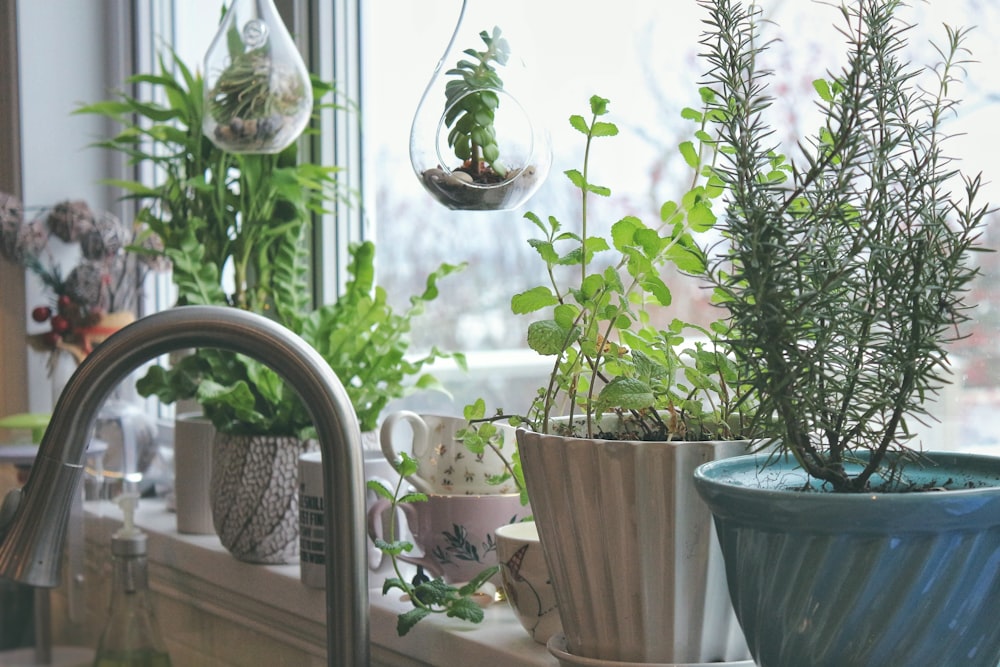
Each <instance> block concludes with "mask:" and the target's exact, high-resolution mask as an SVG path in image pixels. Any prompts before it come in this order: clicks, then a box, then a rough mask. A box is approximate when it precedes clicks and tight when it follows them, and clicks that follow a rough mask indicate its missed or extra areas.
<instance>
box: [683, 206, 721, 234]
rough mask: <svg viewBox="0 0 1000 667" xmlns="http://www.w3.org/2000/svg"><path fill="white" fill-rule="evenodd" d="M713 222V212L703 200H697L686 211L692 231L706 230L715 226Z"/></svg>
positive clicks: (714, 218) (714, 219)
mask: <svg viewBox="0 0 1000 667" xmlns="http://www.w3.org/2000/svg"><path fill="white" fill-rule="evenodd" d="M715 222H716V217H715V213H713V212H712V209H711V208H710V207H709V206H708V204H707V203H705V202H704V201H699V202H698V203H696V204H695V205H694V206H693V207H692V208H691V210H690V211H688V224H689V225H691V230H692V231H695V232H706V231H708V230H709V229H711V228H712V227H714V226H715Z"/></svg>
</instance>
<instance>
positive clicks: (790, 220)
mask: <svg viewBox="0 0 1000 667" xmlns="http://www.w3.org/2000/svg"><path fill="white" fill-rule="evenodd" d="M701 4H702V5H703V6H704V7H705V8H706V9H707V11H708V14H709V18H708V19H707V23H708V26H709V29H708V32H707V33H706V34H705V36H704V38H703V40H702V45H703V47H704V49H703V52H704V53H705V57H706V58H707V61H708V63H709V65H710V66H711V70H710V71H709V72H708V74H707V80H706V82H705V83H706V85H707V87H708V88H709V89H710V90H711V91H712V92H713V95H712V96H710V98H709V118H710V120H711V126H712V128H713V132H714V133H717V134H718V136H719V140H718V141H719V143H718V148H719V153H718V154H719V156H720V159H719V160H718V161H717V163H716V165H715V166H714V169H713V175H714V176H715V177H716V178H717V179H718V181H719V182H720V185H721V186H722V187H723V188H724V189H725V193H726V213H725V217H724V221H723V223H722V224H721V226H720V227H721V229H722V231H723V232H724V235H725V239H726V240H725V243H724V244H723V245H722V246H721V248H720V251H721V252H720V255H719V258H718V260H717V261H715V262H714V263H713V265H712V267H711V271H710V278H711V282H712V284H713V285H714V286H715V288H716V293H717V297H718V301H719V302H720V303H721V304H722V306H724V307H725V309H726V310H727V311H728V313H729V322H730V325H731V334H730V335H729V337H728V343H729V346H730V347H731V349H732V350H733V352H734V354H735V355H736V357H737V359H738V360H739V361H740V362H741V364H742V365H743V366H745V367H746V368H747V372H748V375H747V376H746V377H745V378H744V381H745V382H747V383H748V384H749V385H750V386H751V387H752V389H753V390H754V392H755V393H756V395H757V396H758V398H759V401H760V408H759V409H760V414H761V415H763V416H766V417H769V418H772V419H771V424H772V425H773V427H774V429H775V430H774V431H772V433H773V435H774V436H775V438H776V439H777V442H778V444H779V445H780V447H781V449H782V450H783V451H784V452H787V453H789V454H791V455H792V456H794V457H795V459H796V460H797V462H798V463H799V464H800V465H801V466H802V467H803V469H804V470H805V471H806V472H807V473H808V474H809V475H811V476H812V477H814V478H816V479H819V480H822V481H823V482H826V483H828V484H829V485H830V486H831V487H832V488H833V489H835V490H838V491H848V492H849V491H856V492H857V491H866V490H868V489H869V488H871V486H872V485H873V484H874V483H876V482H875V480H878V479H881V480H883V481H886V482H887V483H888V485H889V487H890V488H898V487H899V486H901V485H902V484H896V483H897V482H899V480H900V479H901V477H900V470H901V467H902V465H903V464H904V463H906V462H907V461H912V460H913V459H915V458H917V457H918V452H917V451H916V450H915V448H911V447H910V446H909V444H908V443H909V442H910V439H911V438H912V431H911V430H910V423H911V421H912V420H921V419H929V418H930V416H929V415H928V411H927V401H928V400H930V399H931V398H932V397H933V396H934V395H935V394H936V393H937V392H938V391H939V390H940V389H941V387H942V386H943V384H944V383H945V382H946V381H947V380H946V376H947V374H948V372H949V367H948V354H947V346H948V344H949V343H951V342H953V341H955V340H957V339H959V338H961V337H962V333H961V330H960V325H961V324H962V323H963V322H964V321H965V320H967V319H968V317H969V315H968V311H969V308H970V307H971V305H970V304H969V303H968V301H967V299H966V295H967V292H968V290H969V285H970V282H971V281H972V280H973V278H974V277H975V276H976V275H977V272H978V270H977V269H976V268H975V267H974V266H973V265H972V263H971V257H970V256H971V254H972V252H973V251H975V250H977V246H976V242H977V239H978V236H979V234H980V223H981V222H982V220H983V217H984V215H985V214H986V213H987V212H988V211H989V207H988V206H987V205H984V204H980V203H978V200H979V197H978V195H979V189H980V186H981V183H982V181H981V176H980V175H975V176H968V175H966V174H964V173H962V172H961V171H960V170H959V169H958V168H957V167H956V166H955V165H954V163H953V161H952V160H951V159H950V157H949V155H948V153H947V152H945V144H946V139H947V133H946V131H945V129H944V127H943V123H944V122H945V120H946V118H948V117H949V116H951V115H954V114H955V113H956V106H957V101H956V100H955V99H954V98H953V97H951V92H952V91H953V90H954V88H955V87H956V85H957V84H958V82H959V77H960V76H961V74H962V72H963V67H964V65H965V64H966V62H967V61H966V60H964V58H965V57H966V54H965V50H964V46H963V45H964V40H965V37H966V31H964V30H958V29H954V28H951V27H948V26H945V32H944V38H945V39H944V42H943V43H942V44H941V45H936V46H935V49H936V51H937V53H938V55H939V56H940V60H939V61H938V62H937V63H935V64H934V65H933V66H932V67H929V68H923V67H919V66H915V65H913V64H911V63H910V62H908V61H907V60H906V59H905V53H906V48H907V46H908V31H909V29H910V26H909V25H907V24H906V23H905V22H904V21H903V20H902V18H901V17H900V16H899V12H900V10H901V8H902V7H903V3H902V2H900V1H899V0H877V1H876V0H857V1H855V2H850V3H848V4H843V5H841V6H840V8H839V12H840V14H841V16H842V19H843V23H842V27H841V29H840V30H841V32H842V34H843V36H844V38H845V41H846V44H847V54H846V55H847V59H846V65H845V66H844V67H843V69H841V70H840V71H837V72H831V73H829V74H828V75H827V76H826V77H825V78H823V79H818V80H817V81H816V82H815V89H816V93H817V95H818V99H817V101H816V103H817V105H818V107H819V109H820V111H821V113H822V120H821V122H820V126H819V128H818V130H817V131H816V133H815V134H814V135H812V136H811V137H808V138H805V139H803V140H801V141H799V142H798V144H797V145H798V146H799V148H800V150H801V157H800V158H799V159H797V160H792V161H786V160H785V158H783V157H782V156H781V154H782V149H781V146H779V145H776V143H775V140H774V136H775V133H774V127H773V126H771V125H769V124H768V122H767V121H766V120H765V115H766V112H767V111H768V109H769V107H770V106H771V104H772V98H771V97H770V95H769V93H768V82H769V80H770V79H771V78H772V76H773V73H772V72H770V71H769V70H766V69H764V68H762V67H761V66H760V63H759V57H760V55H761V53H762V52H763V51H764V49H765V48H766V45H767V41H766V40H765V39H764V37H763V36H762V35H761V32H760V31H761V24H762V23H763V21H762V20H761V17H760V8H759V7H755V6H751V7H750V8H746V7H744V6H743V4H742V3H740V2H736V1H734V0H701ZM854 463H860V464H861V465H860V466H853V465H850V464H854Z"/></svg>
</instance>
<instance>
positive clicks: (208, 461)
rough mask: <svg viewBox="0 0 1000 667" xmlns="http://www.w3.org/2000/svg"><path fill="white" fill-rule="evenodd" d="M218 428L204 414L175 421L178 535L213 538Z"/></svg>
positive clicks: (178, 418)
mask: <svg viewBox="0 0 1000 667" xmlns="http://www.w3.org/2000/svg"><path fill="white" fill-rule="evenodd" d="M214 438H215V427H214V426H212V422H211V421H209V419H208V418H206V417H204V416H202V414H201V413H200V412H195V413H186V414H180V415H177V418H176V419H175V420H174V503H175V506H176V508H177V532H179V533H188V534H193V535H213V534H215V526H214V525H213V524H212V502H211V487H212V440H213V439H214Z"/></svg>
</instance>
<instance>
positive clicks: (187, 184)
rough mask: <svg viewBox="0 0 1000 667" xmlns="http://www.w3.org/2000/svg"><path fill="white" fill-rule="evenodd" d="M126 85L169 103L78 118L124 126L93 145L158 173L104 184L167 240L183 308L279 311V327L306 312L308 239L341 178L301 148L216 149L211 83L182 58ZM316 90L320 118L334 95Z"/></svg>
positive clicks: (106, 106)
mask: <svg viewBox="0 0 1000 667" xmlns="http://www.w3.org/2000/svg"><path fill="white" fill-rule="evenodd" d="M171 65H172V67H171ZM174 69H176V71H177V75H174V74H173V70H174ZM128 83H129V84H132V85H146V86H149V87H150V88H151V97H162V98H163V99H164V100H165V103H164V104H160V103H157V102H153V101H143V100H140V99H138V98H135V97H132V96H130V95H127V94H125V93H121V94H119V96H118V97H117V99H113V100H108V101H104V102H98V103H96V104H90V105H86V106H82V107H81V108H80V109H77V110H76V112H75V113H86V114H98V115H101V116H104V117H106V118H109V119H111V120H113V121H115V122H116V123H118V124H120V125H121V126H122V128H123V129H122V130H121V131H120V132H119V133H118V134H116V135H115V136H114V137H112V138H110V139H107V140H104V141H100V142H98V143H97V144H96V145H97V146H100V147H103V148H107V149H110V150H113V151H116V152H119V153H122V154H124V155H126V156H128V158H129V162H130V164H133V165H148V166H150V167H152V168H153V171H154V172H155V175H154V179H155V180H156V184H155V185H148V184H147V183H146V182H144V181H140V180H111V181H107V183H108V184H110V185H113V186H116V187H119V188H122V189H123V190H124V191H125V192H126V196H127V197H129V198H132V199H136V200H139V201H141V202H142V203H143V206H142V208H141V209H140V211H139V213H138V219H139V221H140V222H142V223H145V224H146V225H147V226H148V228H149V229H150V230H151V232H152V233H154V234H155V235H156V236H158V237H159V238H160V239H161V240H162V245H163V250H162V252H163V254H164V255H165V256H166V257H167V258H168V259H169V260H170V261H171V263H172V265H173V281H174V284H175V285H176V286H177V291H178V296H177V303H178V305H191V304H214V305H232V306H236V307H239V308H244V309H248V310H253V311H255V312H265V311H268V310H273V311H274V313H275V315H276V316H277V318H278V319H280V320H284V319H294V318H295V317H297V316H298V314H299V313H302V312H304V311H306V310H307V309H308V306H309V294H308V291H307V290H304V289H303V286H304V285H305V284H307V283H306V276H307V272H308V270H309V265H308V254H307V253H306V251H305V246H304V242H305V234H306V233H307V231H308V229H309V225H310V221H311V217H310V216H311V215H312V214H314V213H321V212H324V211H325V204H326V202H328V201H331V200H334V199H336V198H338V197H341V198H342V197H344V196H345V195H344V193H342V192H339V191H338V185H337V172H338V171H339V169H338V168H337V167H329V166H322V165H317V164H312V163H309V162H304V161H300V160H298V149H297V146H296V145H294V144H293V145H292V146H290V147H289V148H287V149H286V150H285V151H283V152H281V153H279V154H275V155H269V154H236V153H228V152H225V151H223V150H221V149H219V148H217V147H216V146H215V145H214V144H212V142H211V141H209V140H208V138H207V137H205V136H204V135H203V134H202V118H203V115H204V101H203V89H204V81H203V79H202V77H201V75H200V74H197V73H192V71H191V70H190V69H189V68H188V67H187V66H186V65H185V64H184V63H183V62H182V61H181V60H180V59H179V58H177V57H176V56H173V57H172V58H171V59H170V60H169V62H168V61H167V60H165V59H164V58H163V57H161V58H160V60H159V72H158V73H157V74H148V75H146V74H140V75H136V76H133V77H130V78H129V79H128ZM313 87H314V91H315V94H314V99H316V100H317V109H318V108H320V107H321V106H323V105H322V104H321V103H320V102H318V101H319V100H320V99H321V98H323V97H325V96H326V95H328V94H330V93H332V91H333V86H332V85H330V84H327V83H324V82H321V81H319V80H315V79H314V80H313ZM146 251H147V252H149V250H148V249H147V250H146ZM230 265H231V267H232V274H233V288H232V291H231V292H227V291H225V290H224V289H223V282H222V275H223V271H224V270H225V268H226V267H227V266H230Z"/></svg>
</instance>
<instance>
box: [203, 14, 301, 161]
mask: <svg viewBox="0 0 1000 667" xmlns="http://www.w3.org/2000/svg"><path fill="white" fill-rule="evenodd" d="M312 111H313V96H312V83H311V82H310V79H309V70H308V69H307V68H306V64H305V62H304V61H303V60H302V56H301V55H299V52H298V49H296V47H295V42H294V41H293V40H292V36H291V35H290V34H289V33H288V30H287V29H286V28H285V24H284V23H283V22H282V20H281V16H279V15H278V10H277V8H276V7H275V6H274V2H273V0H234V1H233V2H232V4H231V5H230V7H229V10H228V11H227V12H226V14H225V16H224V17H223V19H222V23H221V25H220V26H219V32H218V33H216V35H215V39H213V40H212V45H211V46H210V47H209V48H208V52H207V53H206V54H205V114H204V117H203V121H202V130H203V131H204V133H205V136H207V137H208V138H209V139H211V140H212V143H214V144H215V145H216V146H218V147H219V148H221V149H222V150H224V151H229V152H230V153H280V152H281V151H283V150H284V149H285V148H287V147H288V146H289V145H291V143H292V142H294V141H295V140H296V139H298V137H299V135H300V134H302V131H303V130H304V129H305V127H306V125H307V124H308V123H309V118H310V117H311V116H312Z"/></svg>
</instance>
